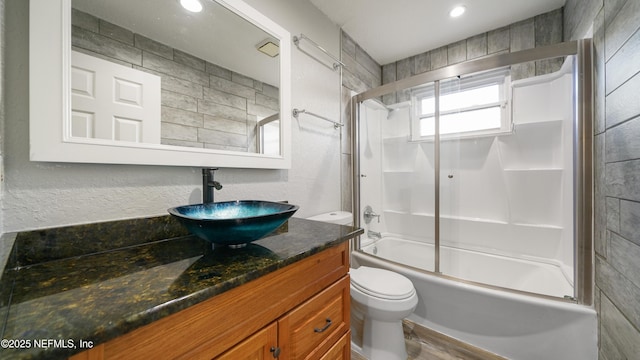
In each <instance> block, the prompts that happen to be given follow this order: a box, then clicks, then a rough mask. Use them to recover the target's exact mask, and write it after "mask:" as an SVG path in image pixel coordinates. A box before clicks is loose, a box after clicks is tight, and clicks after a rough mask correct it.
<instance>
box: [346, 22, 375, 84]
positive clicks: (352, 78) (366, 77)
mask: <svg viewBox="0 0 640 360" xmlns="http://www.w3.org/2000/svg"><path fill="white" fill-rule="evenodd" d="M340 36H341V38H342V39H341V46H340V47H341V51H340V60H341V61H342V62H343V63H345V65H346V66H345V67H343V68H342V86H344V87H346V88H347V89H351V90H353V91H355V92H357V93H360V92H363V91H365V90H368V89H371V88H374V87H377V86H380V85H381V84H382V70H381V67H380V64H378V63H377V62H376V61H375V60H374V59H373V58H371V56H369V54H367V52H366V51H364V50H363V49H362V48H361V47H360V45H358V44H356V42H355V41H353V39H352V38H351V37H350V36H349V35H348V34H347V33H345V32H344V31H340Z"/></svg>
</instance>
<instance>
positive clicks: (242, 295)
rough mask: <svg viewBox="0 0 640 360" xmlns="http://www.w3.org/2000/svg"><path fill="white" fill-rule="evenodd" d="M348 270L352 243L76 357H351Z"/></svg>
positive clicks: (224, 359)
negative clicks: (349, 247) (349, 246)
mask: <svg viewBox="0 0 640 360" xmlns="http://www.w3.org/2000/svg"><path fill="white" fill-rule="evenodd" d="M348 271H349V252H348V243H347V242H344V243H342V244H340V245H336V246H334V247H331V248H328V249H326V250H324V251H322V252H320V253H317V254H315V255H312V256H310V257H307V258H305V259H303V260H300V261H298V262H296V263H294V264H291V265H289V266H286V267H284V268H282V269H279V270H277V271H275V272H272V273H270V274H267V275H264V276H262V277H260V278H258V279H256V280H253V281H250V282H248V283H246V284H244V285H242V286H239V287H237V288H235V289H232V290H229V291H226V292H224V293H222V294H220V295H217V296H214V297H213V298H211V299H209V300H206V301H204V302H202V303H200V304H197V305H194V306H192V307H189V308H187V309H185V310H182V311H180V312H178V313H175V314H173V315H170V316H168V317H165V318H163V319H160V320H158V321H156V322H153V323H151V324H149V325H146V326H143V327H141V328H139V329H136V330H134V331H132V332H130V333H127V334H125V335H122V336H120V337H118V338H116V339H113V340H111V341H108V342H106V343H104V344H101V345H99V346H97V347H95V348H93V349H91V350H88V351H85V352H82V353H79V354H77V355H74V356H73V357H71V358H70V359H72V360H89V359H143V358H154V359H222V360H231V359H233V360H236V359H274V358H275V356H276V355H277V356H278V357H277V358H278V359H281V360H282V359H326V360H334V359H349V357H350V343H351V342H350V337H349V334H350V333H349V318H350V316H349V311H350V296H349V275H348Z"/></svg>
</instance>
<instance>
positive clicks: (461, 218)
mask: <svg viewBox="0 0 640 360" xmlns="http://www.w3.org/2000/svg"><path fill="white" fill-rule="evenodd" d="M384 212H385V213H392V214H400V215H412V216H418V217H426V218H433V217H434V214H433V213H425V212H410V211H397V210H384ZM440 219H446V220H457V221H470V222H482V223H489V224H499V225H507V224H508V222H506V221H503V220H496V219H486V218H478V217H470V216H456V215H440Z"/></svg>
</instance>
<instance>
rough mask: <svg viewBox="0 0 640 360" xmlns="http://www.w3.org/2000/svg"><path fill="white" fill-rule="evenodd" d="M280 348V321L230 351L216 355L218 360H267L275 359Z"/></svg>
mask: <svg viewBox="0 0 640 360" xmlns="http://www.w3.org/2000/svg"><path fill="white" fill-rule="evenodd" d="M276 352H278V353H279V352H280V350H279V349H278V323H277V322H274V323H272V324H271V325H268V326H267V327H265V328H263V329H262V330H260V331H258V332H257V333H255V334H253V335H251V336H250V337H249V338H247V339H246V340H244V341H242V342H241V343H240V344H238V345H236V346H234V347H232V348H231V349H230V350H229V351H227V352H225V353H224V354H222V355H220V356H218V357H216V359H217V360H266V359H274V358H275V355H277V353H276Z"/></svg>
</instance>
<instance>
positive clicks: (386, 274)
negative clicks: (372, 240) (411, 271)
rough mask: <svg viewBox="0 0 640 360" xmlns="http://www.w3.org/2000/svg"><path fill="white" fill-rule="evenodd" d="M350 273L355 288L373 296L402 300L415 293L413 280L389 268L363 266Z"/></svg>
mask: <svg viewBox="0 0 640 360" xmlns="http://www.w3.org/2000/svg"><path fill="white" fill-rule="evenodd" d="M349 274H350V276H351V285H352V286H353V287H354V288H356V289H358V290H360V291H361V292H363V293H365V294H367V295H370V296H373V297H377V298H381V299H388V300H402V299H406V298H408V297H411V296H412V295H413V294H415V289H414V287H413V283H412V282H411V280H409V279H407V278H406V277H404V276H402V275H400V274H398V273H394V272H392V271H389V270H383V269H376V268H372V267H368V266H361V267H359V268H357V269H351V271H350V272H349Z"/></svg>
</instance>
